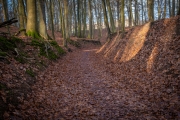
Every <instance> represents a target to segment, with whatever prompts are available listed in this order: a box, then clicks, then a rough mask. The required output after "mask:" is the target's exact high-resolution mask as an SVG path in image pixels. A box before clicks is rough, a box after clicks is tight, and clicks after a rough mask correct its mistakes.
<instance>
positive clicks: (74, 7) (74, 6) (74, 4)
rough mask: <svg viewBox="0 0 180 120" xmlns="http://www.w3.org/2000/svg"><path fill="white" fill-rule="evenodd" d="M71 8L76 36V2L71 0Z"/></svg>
mask: <svg viewBox="0 0 180 120" xmlns="http://www.w3.org/2000/svg"><path fill="white" fill-rule="evenodd" d="M73 9H74V30H75V36H77V17H76V2H75V0H73Z"/></svg>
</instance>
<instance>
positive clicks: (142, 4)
mask: <svg viewBox="0 0 180 120" xmlns="http://www.w3.org/2000/svg"><path fill="white" fill-rule="evenodd" d="M141 9H142V10H141V11H142V12H141V14H142V24H143V23H144V16H143V11H144V3H143V0H141Z"/></svg>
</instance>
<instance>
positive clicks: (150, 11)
mask: <svg viewBox="0 0 180 120" xmlns="http://www.w3.org/2000/svg"><path fill="white" fill-rule="evenodd" d="M153 11H154V0H148V18H149V21H154V12H153Z"/></svg>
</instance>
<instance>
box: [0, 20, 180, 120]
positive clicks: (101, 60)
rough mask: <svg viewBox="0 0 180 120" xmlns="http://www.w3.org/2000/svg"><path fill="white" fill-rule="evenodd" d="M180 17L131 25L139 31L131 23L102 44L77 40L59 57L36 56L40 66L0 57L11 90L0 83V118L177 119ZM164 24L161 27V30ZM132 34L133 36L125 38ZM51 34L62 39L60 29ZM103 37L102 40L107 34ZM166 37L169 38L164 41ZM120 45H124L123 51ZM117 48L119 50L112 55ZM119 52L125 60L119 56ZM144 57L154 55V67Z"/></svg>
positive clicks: (0, 73) (179, 105) (0, 72)
mask: <svg viewBox="0 0 180 120" xmlns="http://www.w3.org/2000/svg"><path fill="white" fill-rule="evenodd" d="M179 20H180V19H179V17H175V18H172V19H167V20H165V21H156V22H154V23H153V24H152V25H151V28H150V27H149V26H148V25H149V24H145V25H143V26H139V27H135V30H136V29H138V30H139V29H140V30H141V29H142V31H140V32H139V34H138V35H139V36H138V35H137V31H135V32H132V31H133V30H134V28H132V29H131V30H129V32H128V33H127V35H126V36H127V37H125V38H124V39H122V40H120V39H116V37H117V36H113V37H114V38H113V39H112V40H111V41H110V42H109V43H106V44H105V45H104V46H103V47H102V46H100V45H95V44H92V43H81V45H82V46H81V48H76V47H74V46H72V45H69V47H70V48H71V50H72V51H70V52H68V51H67V50H66V52H67V54H66V55H64V56H62V57H60V58H59V59H57V60H54V61H50V62H46V61H47V59H44V58H43V59H40V60H44V61H45V63H48V64H47V65H45V66H44V65H42V64H43V63H44V62H43V63H42V61H41V62H38V64H39V63H41V64H40V65H41V66H42V68H41V69H38V70H37V68H36V67H35V68H33V67H31V65H34V66H35V64H34V63H31V64H30V63H25V64H22V63H19V62H17V61H16V60H14V59H13V58H11V59H10V60H9V61H10V63H9V64H7V63H5V62H4V61H0V63H1V64H0V65H1V66H0V68H1V69H0V79H2V81H0V82H3V83H6V85H7V87H9V88H13V90H9V89H7V88H5V87H4V86H1V84H0V95H1V96H0V105H3V107H2V108H5V112H4V111H3V114H2V115H3V116H2V117H1V116H0V119H1V118H4V119H13V120H19V119H20V120H21V119H25V120H26V119H38V120H42V119H45V120H46V119H50V120H166V119H167V120H171V119H172V120H178V119H180V103H179V98H180V97H179V85H180V82H179V78H180V74H179V65H180V61H179V50H180V49H179V48H180V46H179V39H180V36H179V26H180V24H179ZM173 21H174V22H173ZM167 23H168V24H167ZM153 25H154V26H153ZM147 26H148V27H147ZM162 26H163V27H164V28H163V30H165V31H162V30H161V31H160V30H159V28H162ZM169 26H171V28H172V29H170V28H169ZM176 26H178V27H176ZM146 28H148V29H147V31H146ZM165 28H166V29H165ZM11 29H15V28H14V27H12V28H11ZM174 29H175V30H174ZM2 31H3V30H2ZM14 31H17V29H16V30H14ZM143 33H145V35H144V34H143ZM147 33H148V34H147ZM155 33H156V34H155ZM157 33H158V34H157ZM169 34H170V35H169ZM131 35H134V41H135V42H133V41H130V40H131V39H129V38H128V37H129V36H131ZM173 35H174V36H173ZM55 36H56V41H57V42H58V43H59V44H62V37H61V36H60V32H56V33H55ZM142 36H145V37H144V38H146V39H144V38H143V39H142ZM162 36H163V37H162ZM168 36H169V37H168ZM103 37H104V38H103V39H102V40H103V42H104V41H105V38H106V36H105V35H104V36H103ZM135 38H137V39H135ZM140 38H141V39H140ZM154 38H157V39H158V40H156V39H154ZM165 38H166V39H167V40H169V42H168V41H167V42H164V40H166V39H165ZM23 39H24V40H25V39H26V38H23ZM141 40H145V42H141ZM159 40H161V41H159ZM29 41H31V39H29ZM126 42H127V43H126ZM137 43H142V45H141V44H137ZM162 43H163V44H162ZM163 45H164V46H165V47H164V46H163ZM125 47H126V49H125ZM100 48H101V49H100ZM27 50H28V51H30V52H32V53H34V54H37V52H36V51H35V50H37V49H34V48H32V46H29V47H28V49H27ZM100 50H101V52H100V53H99V51H100ZM120 50H122V51H125V55H124V56H123V55H121V54H122V53H123V52H121V51H120ZM117 51H119V52H117ZM134 52H137V53H136V54H135V53H134ZM117 53H118V54H117ZM116 54H117V55H119V56H117V57H115V58H116V59H115V58H114V56H115V55H116ZM131 55H134V56H133V57H132V56H131ZM153 55H154V56H156V55H157V58H153ZM120 57H124V60H126V61H123V62H122V61H119V60H120ZM131 57H132V59H129V58H131ZM35 58H36V57H35ZM125 58H126V59H125ZM151 58H152V59H151ZM37 59H39V56H38V57H37ZM148 59H150V60H152V61H153V60H154V61H153V62H152V63H151V64H150V65H151V66H153V67H151V70H152V71H148V69H147V66H148V65H149V64H148V61H147V60H148ZM116 60H117V61H116ZM159 66H160V67H159ZM30 68H32V70H33V71H35V72H37V73H35V76H31V77H30V76H27V74H26V72H27V70H28V69H29V70H31V69H30ZM160 68H161V69H160ZM2 85H3V84H2ZM17 88H18V89H17ZM19 89H20V90H19ZM16 92H17V93H18V95H17V94H15V93H16ZM9 95H10V96H12V97H11V99H10V98H8V96H9ZM17 96H18V97H17ZM14 98H15V102H14V101H13V99H14ZM9 99H10V100H9ZM16 100H17V101H18V102H17V101H16ZM2 108H1V107H0V112H1V109H2Z"/></svg>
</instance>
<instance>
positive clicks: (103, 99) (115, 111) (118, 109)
mask: <svg viewBox="0 0 180 120" xmlns="http://www.w3.org/2000/svg"><path fill="white" fill-rule="evenodd" d="M96 51H97V49H96V48H92V47H91V48H89V49H88V48H86V49H81V50H78V51H75V52H72V53H70V54H68V55H67V56H64V57H63V59H61V60H58V61H57V62H55V63H53V65H51V66H49V67H48V68H47V69H46V70H45V71H44V72H42V73H40V75H39V76H38V82H37V83H36V84H35V85H34V86H33V87H32V90H33V91H32V95H30V96H29V98H28V99H27V100H28V101H25V102H24V104H22V105H21V108H22V111H19V113H21V114H22V115H23V116H24V117H25V118H26V117H28V118H36V119H54V120H63V119H66V120H73V119H104V120H105V119H111V120H112V119H129V118H137V119H138V118H143V117H145V118H147V117H148V116H144V115H143V114H142V112H146V110H145V109H144V106H145V105H144V104H143V103H141V101H140V100H139V99H138V95H136V94H135V93H134V92H133V91H132V90H127V88H126V85H125V84H124V83H120V82H118V81H117V80H118V79H123V78H115V76H113V75H112V74H111V73H110V71H108V70H107V69H106V65H105V64H104V65H103V64H102V58H101V56H99V55H98V54H96V53H95V52H96Z"/></svg>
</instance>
